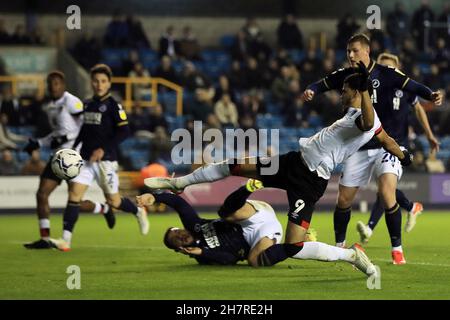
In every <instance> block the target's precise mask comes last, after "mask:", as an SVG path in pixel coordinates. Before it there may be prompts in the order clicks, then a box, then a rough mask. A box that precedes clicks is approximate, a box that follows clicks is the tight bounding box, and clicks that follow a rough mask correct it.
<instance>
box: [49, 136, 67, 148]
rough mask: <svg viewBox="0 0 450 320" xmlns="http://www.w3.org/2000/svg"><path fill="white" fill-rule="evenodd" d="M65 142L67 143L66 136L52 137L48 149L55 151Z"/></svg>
mask: <svg viewBox="0 0 450 320" xmlns="http://www.w3.org/2000/svg"><path fill="white" fill-rule="evenodd" d="M67 141H69V139H67V136H59V137H54V138H53V139H52V142H50V148H52V149H56V148H58V147H60V146H61V145H63V144H64V143H66V142H67Z"/></svg>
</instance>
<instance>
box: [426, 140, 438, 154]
mask: <svg viewBox="0 0 450 320" xmlns="http://www.w3.org/2000/svg"><path fill="white" fill-rule="evenodd" d="M428 142H429V143H430V147H431V152H432V153H436V152H439V145H440V144H441V143H440V142H439V140H438V139H436V137H435V136H431V137H428Z"/></svg>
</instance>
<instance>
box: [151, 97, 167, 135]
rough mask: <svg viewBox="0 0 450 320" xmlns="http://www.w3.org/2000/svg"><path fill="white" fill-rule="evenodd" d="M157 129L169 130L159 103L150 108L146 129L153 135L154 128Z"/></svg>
mask: <svg viewBox="0 0 450 320" xmlns="http://www.w3.org/2000/svg"><path fill="white" fill-rule="evenodd" d="M158 127H162V128H164V130H166V131H168V130H169V125H168V124H167V121H166V118H165V117H164V109H163V107H162V105H161V104H160V103H157V104H156V105H155V106H154V107H151V108H150V116H149V126H148V128H149V130H150V132H152V133H155V131H156V128H158Z"/></svg>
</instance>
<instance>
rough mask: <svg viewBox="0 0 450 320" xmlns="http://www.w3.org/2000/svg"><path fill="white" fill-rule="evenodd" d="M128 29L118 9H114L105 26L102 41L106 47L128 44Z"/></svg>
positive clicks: (118, 46)
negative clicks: (110, 18) (109, 20)
mask: <svg viewBox="0 0 450 320" xmlns="http://www.w3.org/2000/svg"><path fill="white" fill-rule="evenodd" d="M129 37H130V30H129V29H128V24H127V23H126V22H125V19H124V15H123V14H122V12H121V11H120V10H115V11H114V14H113V17H112V20H111V22H110V23H109V24H108V26H107V27H106V32H105V36H104V37H103V41H104V44H105V46H106V47H110V48H120V47H126V46H127V45H128V39H129Z"/></svg>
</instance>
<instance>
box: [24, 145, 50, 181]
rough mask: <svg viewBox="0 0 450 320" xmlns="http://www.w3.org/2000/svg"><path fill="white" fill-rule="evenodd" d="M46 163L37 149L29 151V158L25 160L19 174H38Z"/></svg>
mask: <svg viewBox="0 0 450 320" xmlns="http://www.w3.org/2000/svg"><path fill="white" fill-rule="evenodd" d="M45 165H46V163H45V162H44V161H42V159H41V153H40V151H39V149H36V150H34V151H33V152H32V153H31V158H30V159H29V160H27V162H25V164H24V166H23V167H22V170H21V171H20V174H22V175H24V176H39V175H41V173H42V171H44V168H45Z"/></svg>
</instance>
